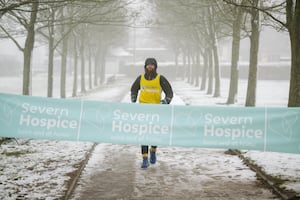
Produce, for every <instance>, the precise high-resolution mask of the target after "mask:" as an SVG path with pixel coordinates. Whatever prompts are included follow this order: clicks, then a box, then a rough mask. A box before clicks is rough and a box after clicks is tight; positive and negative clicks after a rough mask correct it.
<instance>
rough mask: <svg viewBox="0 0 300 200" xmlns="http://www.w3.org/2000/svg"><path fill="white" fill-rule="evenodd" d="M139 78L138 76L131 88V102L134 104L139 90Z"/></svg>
mask: <svg viewBox="0 0 300 200" xmlns="http://www.w3.org/2000/svg"><path fill="white" fill-rule="evenodd" d="M141 76H142V75H140V76H138V77H137V79H136V80H135V81H134V82H133V84H132V86H131V95H130V96H131V102H133V103H135V102H136V99H137V96H138V93H139V90H140V82H141Z"/></svg>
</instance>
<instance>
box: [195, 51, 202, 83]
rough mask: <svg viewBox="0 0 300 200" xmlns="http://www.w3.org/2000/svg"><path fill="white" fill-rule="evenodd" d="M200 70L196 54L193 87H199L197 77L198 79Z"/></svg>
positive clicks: (198, 58)
mask: <svg viewBox="0 0 300 200" xmlns="http://www.w3.org/2000/svg"><path fill="white" fill-rule="evenodd" d="M200 70H201V64H200V53H199V52H197V54H196V63H195V79H196V82H195V86H196V87H199V85H200V83H199V77H200Z"/></svg>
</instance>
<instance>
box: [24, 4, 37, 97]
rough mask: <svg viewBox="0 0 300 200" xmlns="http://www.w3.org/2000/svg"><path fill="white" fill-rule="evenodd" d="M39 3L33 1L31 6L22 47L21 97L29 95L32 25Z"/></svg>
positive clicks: (33, 34) (32, 43) (33, 31)
mask: <svg viewBox="0 0 300 200" xmlns="http://www.w3.org/2000/svg"><path fill="white" fill-rule="evenodd" d="M38 6H39V1H37V0H34V1H33V2H32V5H31V13H30V21H29V24H28V26H27V37H26V41H25V47H24V52H23V55H24V66H23V95H30V94H31V90H30V86H31V84H30V80H31V56H32V50H33V46H34V37H35V30H34V25H35V22H36V18H37V12H38Z"/></svg>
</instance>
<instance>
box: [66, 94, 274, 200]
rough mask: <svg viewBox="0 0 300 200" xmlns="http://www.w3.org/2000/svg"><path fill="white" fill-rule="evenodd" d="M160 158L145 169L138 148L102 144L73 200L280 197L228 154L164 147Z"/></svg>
mask: <svg viewBox="0 0 300 200" xmlns="http://www.w3.org/2000/svg"><path fill="white" fill-rule="evenodd" d="M124 92H125V90H124ZM124 94H125V93H124ZM94 99H97V98H94ZM157 155H158V162H157V164H155V165H151V166H150V167H149V168H148V169H141V168H140V162H141V155H140V147H139V146H135V145H114V144H98V145H97V146H96V148H95V151H94V152H93V154H92V156H91V158H90V160H89V162H88V164H87V166H86V167H85V170H84V171H83V173H82V175H81V177H80V180H79V181H78V184H77V187H76V188H75V190H74V192H73V195H72V196H71V198H70V199H86V200H89V199H115V200H127V199H128V200H129V199H130V200H135V199H144V200H148V199H149V200H153V199H155V200H157V199H163V200H169V199H170V200H171V199H172V200H177V199H178V200H179V199H180V200H181V199H226V200H227V199H244V200H246V199H279V198H277V197H276V195H274V194H273V193H272V192H271V191H270V190H269V189H267V188H265V187H264V185H262V183H261V182H260V181H259V180H257V178H256V175H255V173H254V172H253V171H251V170H250V169H249V168H248V167H247V166H245V165H244V164H243V163H242V161H241V160H240V159H239V158H238V157H237V156H232V155H227V154H225V153H224V150H216V149H200V148H180V147H159V149H158V152H157Z"/></svg>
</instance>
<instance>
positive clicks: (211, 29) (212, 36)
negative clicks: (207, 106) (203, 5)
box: [208, 7, 221, 97]
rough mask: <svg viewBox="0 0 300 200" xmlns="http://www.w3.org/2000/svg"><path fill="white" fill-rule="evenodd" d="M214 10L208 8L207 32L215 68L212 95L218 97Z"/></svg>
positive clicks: (218, 73) (218, 65) (218, 81)
mask: <svg viewBox="0 0 300 200" xmlns="http://www.w3.org/2000/svg"><path fill="white" fill-rule="evenodd" d="M213 16H214V11H213V8H212V7H210V8H209V16H208V18H209V27H208V28H209V34H210V40H211V45H212V50H213V58H214V69H215V91H214V95H213V97H219V96H220V95H221V92H220V82H221V81H220V79H221V78H220V64H219V54H218V40H217V35H216V31H215V25H214V20H213Z"/></svg>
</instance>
